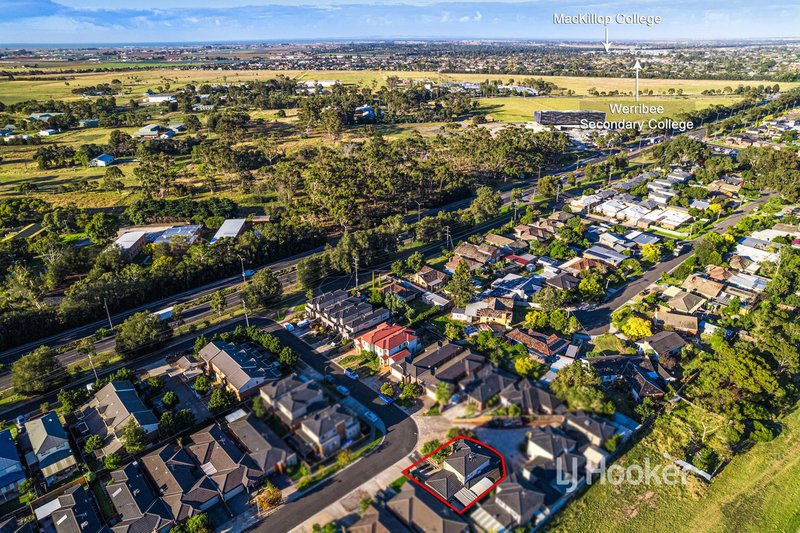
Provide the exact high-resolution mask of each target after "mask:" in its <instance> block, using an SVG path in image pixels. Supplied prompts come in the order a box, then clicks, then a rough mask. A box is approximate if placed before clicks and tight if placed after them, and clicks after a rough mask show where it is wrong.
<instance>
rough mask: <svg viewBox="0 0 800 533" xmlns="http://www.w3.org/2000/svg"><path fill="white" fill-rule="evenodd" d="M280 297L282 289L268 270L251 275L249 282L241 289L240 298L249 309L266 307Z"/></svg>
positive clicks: (264, 269)
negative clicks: (242, 298)
mask: <svg viewBox="0 0 800 533" xmlns="http://www.w3.org/2000/svg"><path fill="white" fill-rule="evenodd" d="M281 295H283V287H282V286H281V284H280V282H279V281H278V278H277V277H276V276H275V274H274V273H273V272H272V271H271V270H270V269H268V268H263V269H261V270H259V271H258V272H256V273H255V274H253V277H252V278H250V282H249V283H248V284H247V285H246V286H245V287H244V289H242V296H243V297H244V299H245V302H247V305H249V306H250V307H260V306H268V305H270V304H272V303H274V302H276V301H277V300H279V299H280V297H281Z"/></svg>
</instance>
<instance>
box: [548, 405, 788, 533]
mask: <svg viewBox="0 0 800 533" xmlns="http://www.w3.org/2000/svg"><path fill="white" fill-rule="evenodd" d="M783 424H784V428H783V433H782V434H781V435H780V436H779V437H778V438H776V439H775V440H774V441H772V442H767V443H759V444H756V445H755V446H754V447H753V448H752V449H751V450H749V451H747V452H745V453H744V454H743V455H740V456H737V457H735V458H734V459H733V460H732V461H731V463H730V464H729V465H728V466H727V467H726V468H725V469H724V470H723V471H722V472H721V473H720V474H719V475H717V476H716V477H715V478H714V479H713V481H712V482H711V483H710V484H706V483H705V482H703V481H700V480H699V479H698V478H696V477H694V476H692V475H690V476H689V477H688V480H689V483H688V484H687V486H685V487H684V486H678V487H665V486H663V485H662V486H646V485H640V486H631V485H619V486H612V485H608V484H606V485H595V486H593V487H591V488H590V489H589V490H588V491H587V492H586V493H585V494H584V495H582V496H580V497H579V498H577V499H576V500H575V501H574V502H573V503H572V504H571V505H570V506H569V507H568V508H567V509H565V510H564V512H563V513H562V514H561V515H558V516H557V517H556V518H555V519H554V520H553V521H552V522H551V523H550V524H549V528H550V529H551V530H553V531H570V532H575V531H593V532H600V531H609V532H611V531H614V532H619V531H663V532H669V533H674V532H678V531H691V532H695V533H701V532H724V531H752V532H754V533H755V532H763V531H787V532H788V531H798V530H800V529H798V528H800V454H798V450H800V411H795V412H793V413H791V414H790V415H788V416H787V417H786V418H785V419H784V420H783ZM650 438H651V437H649V436H648V437H646V438H645V439H644V440H643V441H642V443H639V444H637V445H636V446H635V447H634V448H633V449H632V450H631V451H630V452H629V453H627V454H626V455H625V456H623V457H622V458H621V459H620V461H621V463H622V464H626V463H627V464H633V463H638V464H642V462H643V460H644V459H645V458H650V460H651V462H655V463H659V462H663V459H661V458H660V457H658V455H657V454H656V453H655V452H653V451H652V450H651V449H650V448H648V446H647V440H648V439H650Z"/></svg>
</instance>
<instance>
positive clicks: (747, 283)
mask: <svg viewBox="0 0 800 533" xmlns="http://www.w3.org/2000/svg"><path fill="white" fill-rule="evenodd" d="M768 283H769V279H767V278H764V277H761V276H754V275H753V274H745V273H739V274H736V275H734V276H731V278H730V279H728V284H729V285H733V286H734V287H739V288H740V289H744V290H746V291H752V292H756V293H758V292H763V291H764V290H765V289H766V288H767V284H768Z"/></svg>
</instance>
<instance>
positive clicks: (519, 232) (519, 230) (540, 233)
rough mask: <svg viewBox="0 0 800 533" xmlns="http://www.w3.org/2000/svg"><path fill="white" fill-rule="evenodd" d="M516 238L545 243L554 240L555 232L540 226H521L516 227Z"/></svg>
mask: <svg viewBox="0 0 800 533" xmlns="http://www.w3.org/2000/svg"><path fill="white" fill-rule="evenodd" d="M514 236H515V237H516V238H517V239H521V240H523V241H536V242H538V243H545V242H547V241H549V240H550V239H552V238H553V232H551V231H548V230H546V229H544V228H540V227H538V226H531V225H528V224H519V225H517V226H515V227H514Z"/></svg>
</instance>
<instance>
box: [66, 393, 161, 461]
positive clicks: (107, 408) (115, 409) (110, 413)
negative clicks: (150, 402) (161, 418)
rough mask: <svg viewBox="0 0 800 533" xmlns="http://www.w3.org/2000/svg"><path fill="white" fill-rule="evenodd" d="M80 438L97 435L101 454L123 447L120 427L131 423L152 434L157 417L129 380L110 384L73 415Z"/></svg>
mask: <svg viewBox="0 0 800 533" xmlns="http://www.w3.org/2000/svg"><path fill="white" fill-rule="evenodd" d="M75 416H76V418H77V425H76V427H77V429H78V431H79V432H80V434H81V435H82V437H87V438H88V437H89V436H90V435H99V436H100V437H102V438H103V439H104V441H105V448H104V449H103V451H104V453H106V454H109V453H113V452H115V451H118V450H119V449H121V448H122V441H121V440H120V436H121V434H122V430H123V428H124V427H125V426H126V425H127V424H128V423H130V422H131V421H134V422H135V423H136V424H138V425H139V426H141V428H142V429H144V431H145V433H147V434H148V435H152V434H153V433H155V432H156V431H157V430H158V418H156V415H154V414H153V412H152V411H151V410H150V409H148V408H147V406H145V404H144V402H143V401H142V399H141V398H140V397H139V394H138V393H137V392H136V387H134V386H133V384H132V383H131V382H130V381H112V382H110V383H108V384H107V385H106V386H105V387H103V388H102V389H100V390H99V391H97V393H96V394H95V395H94V398H92V399H91V400H90V401H89V402H88V403H87V404H86V406H84V407H82V408H81V409H80V410H79V411H77V412H76V413H75Z"/></svg>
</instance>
